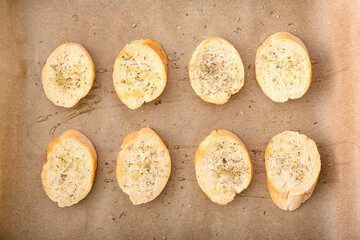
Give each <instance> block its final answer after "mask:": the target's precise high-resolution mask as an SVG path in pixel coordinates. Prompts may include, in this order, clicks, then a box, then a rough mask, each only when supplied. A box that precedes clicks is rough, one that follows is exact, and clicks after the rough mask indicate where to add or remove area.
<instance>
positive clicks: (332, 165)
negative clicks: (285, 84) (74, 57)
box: [0, 0, 360, 239]
mask: <svg viewBox="0 0 360 240" xmlns="http://www.w3.org/2000/svg"><path fill="white" fill-rule="evenodd" d="M359 13H360V3H359V1H356V0H354V1H351V0H346V1H325V0H320V1H262V2H261V1H250V0H249V1H166V0H164V1H130V0H129V1H115V0H99V1H85V0H83V1H53V0H51V1H45V0H43V1H33V0H28V1H22V0H14V1H11V0H8V1H6V0H3V1H1V3H0V40H1V42H0V43H1V44H0V70H1V74H0V107H1V109H0V122H1V133H0V143H1V145H0V153H1V159H0V194H1V199H0V238H1V239H154V238H155V239H309V238H311V239H356V238H360V187H359V186H360V160H359V159H360V130H359V129H360V119H359V114H360V97H359V96H360V87H359V84H360V79H359V76H360V75H359V74H360V65H359V54H360V50H359V39H360V14H359ZM278 31H288V32H290V33H293V34H295V35H296V36H298V37H299V38H301V39H302V40H303V41H304V43H305V45H306V46H307V48H308V50H309V53H310V57H311V59H312V60H313V61H312V62H313V82H312V84H311V87H310V89H309V91H308V92H307V93H306V94H305V95H304V97H302V98H301V99H298V100H292V101H289V102H286V103H283V104H282V103H275V102H272V101H271V100H270V99H269V98H267V97H266V96H265V94H264V93H263V92H262V91H261V89H260V87H259V86H258V84H257V82H256V80H255V75H254V61H255V52H256V49H257V47H258V46H259V45H260V44H261V43H262V42H263V41H264V40H265V39H266V38H267V37H268V36H270V35H271V34H273V33H275V32H278ZM210 36H220V37H223V38H225V39H227V40H228V41H230V42H231V43H232V44H234V46H235V47H236V49H237V50H238V51H239V53H240V55H241V57H242V60H243V62H244V66H245V75H246V80H245V85H244V87H243V88H242V89H241V90H240V92H239V93H238V94H236V95H234V96H232V97H231V99H230V101H229V102H228V103H226V104H225V105H222V106H216V105H213V104H210V103H206V102H204V101H202V100H201V99H200V98H199V97H197V96H196V95H195V93H194V91H193V90H192V88H191V86H190V83H189V79H188V73H187V69H186V68H187V64H188V61H189V59H190V57H191V54H192V52H193V51H194V50H195V48H196V46H197V45H198V44H199V43H200V41H201V40H202V39H203V38H205V37H210ZM141 38H145V39H146V38H149V39H154V40H156V41H158V42H159V43H160V44H161V45H162V46H163V48H164V50H165V51H166V53H167V55H168V56H169V58H171V60H173V61H170V62H169V71H168V83H167V86H166V89H165V91H164V92H163V94H162V95H161V96H160V97H159V98H158V99H157V100H161V103H159V102H158V101H153V102H150V103H147V104H145V105H144V106H142V107H141V108H139V109H137V110H130V109H128V108H127V107H125V105H123V104H122V103H121V101H120V100H119V99H118V97H117V96H116V94H115V93H114V89H113V85H112V71H111V67H112V65H113V62H114V60H115V58H116V56H117V54H118V53H119V51H120V50H121V49H122V48H123V47H124V46H125V45H126V44H127V43H130V42H131V41H133V40H136V39H141ZM64 42H78V43H81V44H82V45H83V46H84V47H85V48H86V49H87V50H88V51H89V53H90V54H91V56H92V58H93V60H94V62H95V67H96V70H97V73H96V79H95V80H96V82H97V83H98V84H96V86H95V89H94V90H92V91H91V92H90V95H94V96H96V97H93V98H92V99H89V98H88V99H83V100H82V101H81V102H80V103H83V105H86V103H88V104H89V106H90V108H89V106H88V105H86V106H87V109H88V110H91V111H89V112H86V111H85V112H86V113H83V114H79V115H78V116H77V115H76V112H75V110H74V109H64V108H60V107H56V106H54V104H52V103H51V102H50V101H49V100H48V99H47V98H46V96H45V94H44V91H43V89H42V86H41V69H42V66H43V64H44V62H45V60H46V58H47V57H48V56H49V54H50V53H51V52H52V51H53V50H54V49H55V48H56V47H57V46H58V45H60V44H61V43H64ZM170 55H172V56H170ZM177 59H178V60H177ZM90 98H91V97H90ZM155 102H156V103H157V104H155ZM72 114H73V115H72ZM74 114H75V115H76V116H75V115H74ZM46 116H48V118H47V120H46V121H45V120H44V119H46ZM69 116H70V117H69ZM74 116H75V117H74ZM72 117H73V118H72ZM38 121H39V122H38ZM61 122H63V123H62V124H61V125H60V126H58V127H57V128H56V129H53V131H54V132H53V133H54V134H53V136H50V134H49V132H50V131H51V129H52V127H53V126H55V125H56V124H57V123H61ZM148 125H149V126H150V127H151V128H153V129H154V130H155V131H156V132H157V133H158V134H159V135H160V136H161V137H162V139H163V140H164V142H165V143H166V144H167V146H168V148H169V150H170V153H171V157H172V165H173V167H172V173H171V177H170V180H169V182H168V184H167V186H166V188H165V189H164V191H163V192H162V194H161V195H160V196H159V197H158V198H156V199H155V200H154V201H152V202H150V203H148V204H143V205H140V206H133V205H132V203H131V202H130V200H129V199H128V196H127V195H126V194H125V193H123V192H122V191H121V189H120V188H119V187H118V185H117V182H116V177H115V171H114V169H115V165H116V156H117V151H118V149H119V147H120V145H121V143H122V140H123V138H124V136H126V135H127V134H128V133H130V132H132V131H135V130H139V129H140V128H141V127H145V126H148ZM218 128H220V129H228V130H230V131H232V132H234V133H235V134H236V135H238V136H239V137H240V138H241V139H242V140H243V142H244V143H245V145H246V147H247V148H248V150H249V152H250V155H251V159H252V162H253V166H254V177H253V180H252V183H251V185H250V187H249V188H248V189H247V190H246V191H244V192H243V193H242V194H241V195H238V196H237V197H236V198H235V200H234V201H233V202H231V203H230V204H228V205H227V206H219V205H217V204H215V203H213V202H211V201H210V200H209V199H208V198H207V197H206V196H205V194H204V193H203V192H202V191H201V189H200V187H199V186H198V184H197V182H196V177H195V170H194V164H193V158H194V153H195V151H196V150H197V146H198V145H199V144H200V142H201V141H202V140H203V139H204V138H205V137H206V136H207V135H208V134H209V133H210V132H211V131H212V130H214V129H218ZM67 129H76V130H79V131H81V132H83V133H84V134H85V135H86V136H88V137H89V139H91V141H92V142H93V143H94V145H95V147H96V150H97V153H98V170H97V173H96V177H95V182H94V185H93V189H92V191H91V192H90V194H89V195H88V196H87V197H86V198H85V199H84V200H83V201H81V202H80V203H79V204H77V205H74V206H72V207H69V208H59V207H58V206H57V204H56V203H54V202H52V201H51V200H50V199H49V198H48V197H47V196H46V195H45V193H44V191H43V189H42V186H41V180H40V171H41V168H42V164H43V158H44V156H45V154H46V148H47V145H48V144H49V142H50V141H51V139H52V138H54V137H56V136H59V135H61V134H62V133H63V132H64V131H65V130H67ZM284 130H294V131H300V132H301V133H304V134H306V135H307V136H308V137H310V138H312V139H313V140H314V141H315V142H316V143H317V145H318V147H319V151H320V154H321V161H322V170H321V174H320V179H319V184H318V185H317V187H316V190H315V192H314V194H313V196H312V197H311V198H310V199H309V200H308V201H307V202H306V203H304V204H303V205H302V206H301V207H300V208H299V209H298V210H296V211H294V212H288V211H283V210H281V209H279V208H278V207H277V206H276V205H275V204H274V203H273V202H272V200H271V199H270V196H269V192H268V189H267V185H266V176H265V168H264V150H265V148H266V145H267V144H268V142H269V141H270V139H271V138H272V137H273V136H274V135H276V134H278V133H280V132H282V131H284ZM184 179H185V180H184Z"/></svg>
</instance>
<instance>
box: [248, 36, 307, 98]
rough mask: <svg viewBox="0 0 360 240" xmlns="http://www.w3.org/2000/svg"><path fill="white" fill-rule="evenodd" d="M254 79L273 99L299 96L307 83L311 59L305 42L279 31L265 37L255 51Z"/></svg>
mask: <svg viewBox="0 0 360 240" xmlns="http://www.w3.org/2000/svg"><path fill="white" fill-rule="evenodd" d="M255 70H256V79H257V81H258V83H259V85H260V87H261V89H262V90H263V92H264V93H265V94H266V95H267V96H268V97H269V98H270V99H271V100H273V101H275V102H286V101H287V100H288V99H297V98H300V97H302V96H303V95H304V94H305V93H306V91H307V90H308V89H309V87H310V83H311V62H310V57H309V53H308V51H307V49H306V47H305V45H304V43H303V42H302V41H301V40H300V39H299V38H297V37H296V36H294V35H292V34H290V33H287V32H279V33H275V34H273V35H271V36H270V37H269V38H267V39H266V40H265V41H264V42H263V44H261V46H260V47H259V48H258V50H257V52H256V64H255Z"/></svg>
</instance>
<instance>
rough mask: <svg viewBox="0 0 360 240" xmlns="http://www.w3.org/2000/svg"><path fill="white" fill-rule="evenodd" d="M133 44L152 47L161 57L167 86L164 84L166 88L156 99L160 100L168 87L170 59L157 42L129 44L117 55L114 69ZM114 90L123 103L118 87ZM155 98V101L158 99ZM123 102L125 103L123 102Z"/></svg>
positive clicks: (134, 42) (146, 40) (146, 41)
mask: <svg viewBox="0 0 360 240" xmlns="http://www.w3.org/2000/svg"><path fill="white" fill-rule="evenodd" d="M133 44H141V45H146V46H148V47H150V48H151V49H152V50H154V51H155V52H156V53H157V55H159V57H160V59H161V61H162V64H163V67H164V69H165V76H164V77H165V78H164V81H165V84H164V87H163V88H162V89H161V91H160V93H159V95H158V96H157V97H156V98H158V97H159V96H160V95H161V94H162V93H163V91H164V90H165V87H166V84H167V70H168V67H167V64H168V59H167V56H166V53H165V51H164V49H163V48H162V47H161V45H160V44H159V43H158V42H156V41H155V40H152V39H140V40H135V41H133V42H131V43H130V44H127V45H126V46H125V47H124V48H123V49H122V50H121V51H120V53H119V54H118V55H117V57H116V59H115V61H114V65H113V68H114V69H115V68H116V64H117V62H118V61H120V60H121V56H122V55H123V54H124V53H125V52H126V51H127V50H128V49H129V48H130V46H131V45H133ZM113 79H114V74H113ZM114 88H115V92H116V95H117V96H118V98H119V99H120V100H121V101H122V99H121V95H120V93H119V92H118V91H116V86H115V85H114ZM156 98H155V99H156ZM122 102H123V101H122ZM124 104H125V103H124ZM125 105H126V104H125Z"/></svg>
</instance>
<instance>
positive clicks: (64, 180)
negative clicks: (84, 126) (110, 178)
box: [41, 130, 97, 207]
mask: <svg viewBox="0 0 360 240" xmlns="http://www.w3.org/2000/svg"><path fill="white" fill-rule="evenodd" d="M96 166H97V154H96V151H95V148H94V146H93V144H92V143H91V142H90V140H89V139H88V138H87V137H85V136H84V135H83V134H82V133H80V132H78V131H75V130H68V131H66V132H64V133H63V135H61V136H60V137H57V138H55V139H53V140H52V141H51V142H50V144H49V146H48V150H47V154H46V157H45V160H44V165H43V169H42V172H41V180H42V184H43V188H44V190H45V193H46V194H47V195H48V196H49V198H50V199H51V200H53V201H54V202H57V203H58V205H59V206H60V207H67V206H71V205H73V204H76V203H78V202H79V201H80V200H82V199H83V198H85V197H86V195H87V194H88V193H89V192H90V190H91V187H92V183H93V179H94V176H95V172H96Z"/></svg>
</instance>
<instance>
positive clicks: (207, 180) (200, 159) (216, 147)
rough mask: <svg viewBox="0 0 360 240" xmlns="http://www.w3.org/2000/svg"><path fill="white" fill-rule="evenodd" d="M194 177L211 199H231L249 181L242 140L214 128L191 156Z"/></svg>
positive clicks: (218, 200) (250, 172)
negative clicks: (192, 156) (193, 164)
mask: <svg viewBox="0 0 360 240" xmlns="http://www.w3.org/2000/svg"><path fill="white" fill-rule="evenodd" d="M195 170H196V178H197V181H198V183H199V185H200V188H201V189H202V190H203V191H204V193H205V194H206V195H207V196H208V197H209V198H210V200H211V201H213V202H215V203H218V204H220V205H226V204H227V203H229V202H231V201H232V200H233V199H234V197H235V195H236V193H240V192H242V191H243V190H244V189H246V188H247V187H248V186H249V185H250V182H251V179H252V175H253V171H252V164H251V159H250V156H249V153H248V151H247V149H246V147H245V146H244V144H243V143H242V141H241V140H240V139H239V138H238V137H237V136H236V135H234V134H233V133H231V132H229V131H227V130H215V131H213V132H212V133H211V134H210V135H209V136H207V137H206V139H205V140H204V141H203V142H202V143H201V144H200V146H199V149H198V151H197V152H196V155H195Z"/></svg>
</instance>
